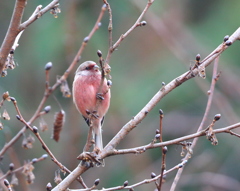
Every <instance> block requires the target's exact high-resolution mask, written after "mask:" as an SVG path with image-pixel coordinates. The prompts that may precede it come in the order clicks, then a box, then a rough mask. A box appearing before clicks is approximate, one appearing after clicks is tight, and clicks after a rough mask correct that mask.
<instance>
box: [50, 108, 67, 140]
mask: <svg viewBox="0 0 240 191" xmlns="http://www.w3.org/2000/svg"><path fill="white" fill-rule="evenodd" d="M64 122H65V112H64V111H63V110H61V111H59V112H57V113H56V114H55V119H54V123H53V135H52V139H54V140H55V141H56V142H58V140H59V138H60V132H61V130H62V127H63V124H64Z"/></svg>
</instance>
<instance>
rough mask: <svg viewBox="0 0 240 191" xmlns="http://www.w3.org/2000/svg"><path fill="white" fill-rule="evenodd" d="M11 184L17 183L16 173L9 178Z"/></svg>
mask: <svg viewBox="0 0 240 191" xmlns="http://www.w3.org/2000/svg"><path fill="white" fill-rule="evenodd" d="M11 185H15V186H17V185H18V178H17V177H16V174H15V173H13V175H12V178H11Z"/></svg>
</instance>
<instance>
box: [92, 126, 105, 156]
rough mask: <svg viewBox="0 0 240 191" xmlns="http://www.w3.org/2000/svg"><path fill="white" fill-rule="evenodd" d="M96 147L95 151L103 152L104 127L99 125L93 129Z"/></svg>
mask: <svg viewBox="0 0 240 191" xmlns="http://www.w3.org/2000/svg"><path fill="white" fill-rule="evenodd" d="M93 133H94V140H95V147H94V150H95V151H96V152H97V153H98V152H99V151H100V152H101V151H102V150H103V142H102V126H101V123H99V124H98V125H97V126H95V127H94V128H93Z"/></svg>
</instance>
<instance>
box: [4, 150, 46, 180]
mask: <svg viewBox="0 0 240 191" xmlns="http://www.w3.org/2000/svg"><path fill="white" fill-rule="evenodd" d="M46 158H47V155H42V156H41V157H39V158H38V159H33V160H31V161H30V162H28V164H35V163H37V162H40V161H42V160H44V159H46ZM25 165H26V164H25ZM23 168H24V165H23V166H21V167H19V168H17V169H15V170H9V171H8V172H7V173H6V174H4V175H3V176H1V177H0V180H3V179H4V178H6V177H7V176H9V175H11V174H14V173H16V172H19V171H21V170H22V169H23Z"/></svg>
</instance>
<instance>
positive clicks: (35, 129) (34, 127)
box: [33, 126, 38, 134]
mask: <svg viewBox="0 0 240 191" xmlns="http://www.w3.org/2000/svg"><path fill="white" fill-rule="evenodd" d="M33 132H34V133H35V134H37V133H38V128H37V127H36V126H33Z"/></svg>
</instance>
